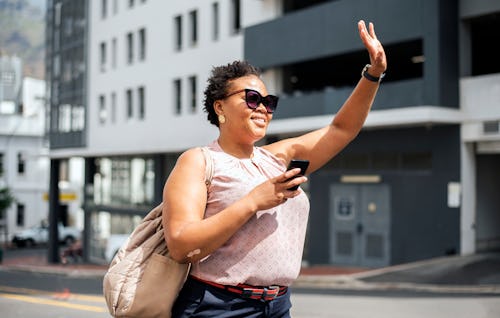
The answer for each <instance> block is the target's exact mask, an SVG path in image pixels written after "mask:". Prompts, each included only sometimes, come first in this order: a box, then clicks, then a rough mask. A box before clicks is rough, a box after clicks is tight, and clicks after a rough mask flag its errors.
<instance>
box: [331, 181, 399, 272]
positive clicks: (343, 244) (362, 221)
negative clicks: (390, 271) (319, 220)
mask: <svg viewBox="0 0 500 318" xmlns="http://www.w3.org/2000/svg"><path fill="white" fill-rule="evenodd" d="M390 210H391V206H390V187H389V185H387V184H341V183H334V184H332V185H331V186H330V262H331V263H332V264H339V265H349V266H363V267H382V266H387V265H389V263H390V224H391V211H390Z"/></svg>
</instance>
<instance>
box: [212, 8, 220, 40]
mask: <svg viewBox="0 0 500 318" xmlns="http://www.w3.org/2000/svg"><path fill="white" fill-rule="evenodd" d="M212 39H213V40H214V41H217V40H218V39H219V3H217V2H214V3H212Z"/></svg>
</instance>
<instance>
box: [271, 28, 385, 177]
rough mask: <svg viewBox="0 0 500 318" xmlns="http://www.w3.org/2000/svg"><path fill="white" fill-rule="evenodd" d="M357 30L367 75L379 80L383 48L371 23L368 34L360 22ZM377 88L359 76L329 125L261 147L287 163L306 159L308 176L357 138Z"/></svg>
mask: <svg viewBox="0 0 500 318" xmlns="http://www.w3.org/2000/svg"><path fill="white" fill-rule="evenodd" d="M358 30H359V35H360V37H361V40H362V41H363V44H364V45H365V47H366V49H367V51H368V53H369V55H370V64H371V67H370V68H369V70H368V73H369V74H370V75H372V76H374V77H380V76H381V74H382V73H383V72H385V70H386V68H387V61H386V56H385V52H384V48H383V47H382V44H381V43H380V42H379V40H378V39H377V36H376V35H375V30H374V27H373V24H372V23H370V24H369V32H368V30H367V29H366V25H365V23H364V21H359V22H358ZM378 87H379V83H378V82H372V81H369V80H367V79H366V78H364V77H361V79H360V80H359V82H358V84H357V85H356V87H355V88H354V90H353V92H352V93H351V95H350V96H349V98H348V99H347V100H346V101H345V103H344V105H343V106H342V107H341V109H340V110H339V111H338V112H337V114H336V115H335V117H334V118H333V120H332V122H331V123H330V125H328V126H326V127H323V128H321V129H318V130H315V131H312V132H310V133H307V134H305V135H302V136H299V137H296V138H290V139H286V140H282V141H279V142H277V143H274V144H270V145H267V146H265V148H266V149H268V150H269V151H271V152H272V153H274V154H276V155H278V156H280V157H283V158H284V159H285V160H286V161H287V162H288V161H290V160H291V159H292V158H301V159H307V160H309V161H310V165H309V169H308V170H307V172H308V173H311V172H313V171H315V170H317V169H319V168H320V167H322V166H323V165H324V164H325V163H327V162H328V161H329V160H331V158H333V157H334V156H335V155H336V154H338V153H339V152H340V151H341V150H342V149H343V148H344V147H345V146H346V145H347V144H348V143H349V142H351V141H352V140H353V139H354V138H355V137H356V136H357V135H358V133H359V131H360V130H361V128H362V126H363V123H364V122H365V119H366V117H367V115H368V112H369V111H370V108H371V106H372V104H373V101H374V99H375V95H376V93H377V90H378Z"/></svg>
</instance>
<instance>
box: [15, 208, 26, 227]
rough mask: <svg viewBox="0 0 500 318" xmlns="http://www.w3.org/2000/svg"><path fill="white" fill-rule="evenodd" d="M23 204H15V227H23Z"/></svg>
mask: <svg viewBox="0 0 500 318" xmlns="http://www.w3.org/2000/svg"><path fill="white" fill-rule="evenodd" d="M24 210H25V209H24V204H22V203H17V213H16V225H17V226H24V215H25V212H24Z"/></svg>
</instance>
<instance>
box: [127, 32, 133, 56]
mask: <svg viewBox="0 0 500 318" xmlns="http://www.w3.org/2000/svg"><path fill="white" fill-rule="evenodd" d="M127 62H128V64H132V63H133V62H134V34H133V33H132V32H129V33H127Z"/></svg>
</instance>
